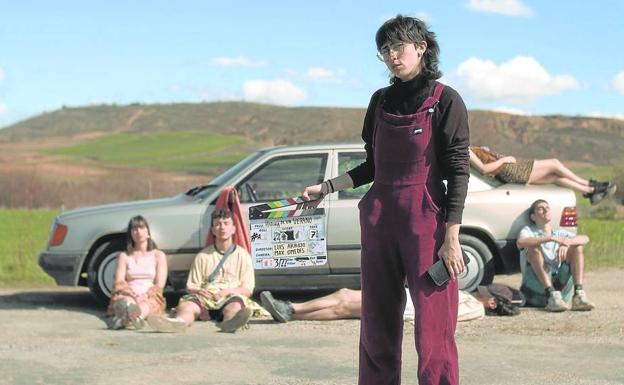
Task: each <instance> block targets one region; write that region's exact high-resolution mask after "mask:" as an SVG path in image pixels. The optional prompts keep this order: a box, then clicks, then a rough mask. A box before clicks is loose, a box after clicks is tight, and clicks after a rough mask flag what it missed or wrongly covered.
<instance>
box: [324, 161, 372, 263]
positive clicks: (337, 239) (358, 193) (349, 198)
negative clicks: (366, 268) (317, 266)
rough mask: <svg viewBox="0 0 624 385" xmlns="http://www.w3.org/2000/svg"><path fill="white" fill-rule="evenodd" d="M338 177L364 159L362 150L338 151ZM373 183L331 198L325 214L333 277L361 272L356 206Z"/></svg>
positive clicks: (341, 192)
mask: <svg viewBox="0 0 624 385" xmlns="http://www.w3.org/2000/svg"><path fill="white" fill-rule="evenodd" d="M336 158H337V160H338V170H337V175H342V174H343V173H345V172H347V171H348V170H351V169H352V168H354V167H355V166H357V165H359V164H360V163H362V162H363V161H364V160H365V159H366V153H365V152H364V151H363V150H339V151H337V157H336ZM371 185H372V183H369V184H366V185H364V186H360V187H358V188H351V189H347V190H343V191H340V192H338V193H335V194H332V195H331V201H330V202H331V203H330V210H329V214H328V226H327V227H328V229H330V232H329V234H328V236H327V249H328V252H329V254H330V266H329V267H330V269H331V272H332V274H349V273H359V272H360V250H361V239H360V220H359V210H358V207H357V205H358V202H359V201H360V199H361V198H362V197H363V196H364V194H366V192H367V191H368V189H369V188H370V186H371Z"/></svg>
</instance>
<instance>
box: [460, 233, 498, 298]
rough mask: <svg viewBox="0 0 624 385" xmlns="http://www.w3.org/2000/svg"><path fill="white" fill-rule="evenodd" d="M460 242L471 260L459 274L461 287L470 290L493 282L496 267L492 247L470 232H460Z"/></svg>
mask: <svg viewBox="0 0 624 385" xmlns="http://www.w3.org/2000/svg"><path fill="white" fill-rule="evenodd" d="M459 243H460V245H461V248H462V250H463V251H464V252H465V253H466V255H467V256H468V259H469V260H470V261H469V262H468V264H467V265H466V269H465V270H464V272H463V273H462V274H460V275H459V289H460V290H465V291H469V292H470V291H473V290H476V289H477V286H479V285H487V284H490V283H492V281H493V280H494V273H495V269H494V258H493V256H492V251H491V250H490V248H489V247H488V246H487V245H486V244H485V243H484V242H483V241H482V240H480V239H479V238H477V237H475V236H473V235H468V234H459Z"/></svg>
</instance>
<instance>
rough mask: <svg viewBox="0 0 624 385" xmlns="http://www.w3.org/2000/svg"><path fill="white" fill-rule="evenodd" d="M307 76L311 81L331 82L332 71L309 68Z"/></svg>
mask: <svg viewBox="0 0 624 385" xmlns="http://www.w3.org/2000/svg"><path fill="white" fill-rule="evenodd" d="M307 75H308V77H309V78H310V79H312V80H331V79H333V77H334V73H333V72H332V71H330V70H328V69H325V68H321V67H312V68H309V69H308V72H307Z"/></svg>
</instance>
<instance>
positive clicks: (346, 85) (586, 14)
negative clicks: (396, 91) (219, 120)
mask: <svg viewBox="0 0 624 385" xmlns="http://www.w3.org/2000/svg"><path fill="white" fill-rule="evenodd" d="M0 8H1V9H0V126H6V125H8V124H10V123H12V122H16V121H18V120H21V119H24V118H27V117H29V116H33V115H36V114H39V113H41V112H44V111H52V110H55V109H58V108H60V107H61V106H63V105H66V106H83V105H93V104H102V103H117V104H128V103H133V102H140V103H169V102H200V101H214V100H248V101H260V102H266V103H273V104H282V105H291V106H348V107H365V106H366V105H367V104H368V100H369V97H370V95H371V94H372V92H374V91H375V90H376V89H378V88H380V87H383V86H385V85H386V84H387V79H388V77H387V76H388V75H387V71H386V69H385V66H384V65H383V63H381V62H379V61H378V60H377V59H376V57H375V44H374V34H375V32H376V30H377V28H378V27H379V26H380V25H381V23H382V22H383V21H384V20H385V19H387V18H389V17H391V16H393V15H396V14H397V13H402V14H406V15H411V16H414V15H416V16H420V17H422V18H424V19H425V20H426V21H427V23H428V25H429V26H430V27H431V29H432V30H433V31H434V32H436V33H437V35H438V39H439V42H440V46H441V49H442V52H441V69H442V71H443V72H444V78H443V79H442V80H443V81H445V82H447V83H448V84H450V85H452V86H453V87H455V88H456V89H457V90H458V91H459V92H460V93H461V94H462V96H463V97H464V100H465V102H466V105H467V106H468V108H469V109H498V110H507V111H515V112H517V113H525V114H558V113H561V114H566V115H602V116H612V117H619V118H624V50H623V49H622V47H624V43H623V42H624V28H622V27H621V18H622V15H624V2H622V1H620V0H603V1H600V2H596V3H592V2H588V1H586V0H568V1H563V0H561V1H556V0H551V1H537V0H500V1H499V0H449V1H434V0H421V1H388V2H385V1H378V0H377V1H370V0H364V1H341V0H332V1H327V0H316V1H306V2H294V1H285V0H284V1H282V0H276V1H235V0H233V1H228V2H225V1H208V0H204V1H199V0H197V1H157V0H151V1H117V0H108V1H106V2H98V3H97V4H95V2H85V1H63V0H60V1H55V2H51V1H29V0H22V1H21V2H17V1H14V2H7V3H5V4H3V5H2V6H1V7H0Z"/></svg>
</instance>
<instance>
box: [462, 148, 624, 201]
mask: <svg viewBox="0 0 624 385" xmlns="http://www.w3.org/2000/svg"><path fill="white" fill-rule="evenodd" d="M469 152H470V164H471V165H472V166H473V167H474V168H476V169H477V170H478V171H479V172H480V173H482V174H484V175H487V176H491V177H494V178H496V179H498V180H500V181H501V182H503V183H519V184H548V183H553V184H556V185H557V186H562V187H567V188H571V189H573V190H576V191H578V192H580V193H582V194H583V196H584V197H585V198H588V199H589V201H590V203H591V204H592V205H595V204H596V203H598V202H600V201H601V200H603V199H604V198H605V197H607V196H610V195H613V194H614V193H615V191H616V189H617V186H616V185H614V184H612V183H610V182H599V181H596V180H593V179H590V180H586V179H583V178H581V177H580V176H578V175H576V174H575V173H574V172H572V171H571V170H570V169H569V168H567V167H566V166H564V165H563V163H561V162H560V161H559V160H558V159H535V160H533V159H530V160H519V161H518V160H516V158H514V157H513V156H504V155H500V154H497V153H495V152H492V151H491V150H490V149H489V148H487V147H485V146H484V147H479V146H470V147H469Z"/></svg>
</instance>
